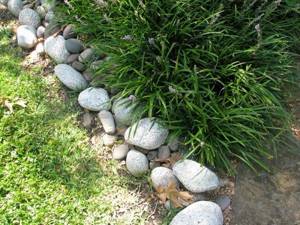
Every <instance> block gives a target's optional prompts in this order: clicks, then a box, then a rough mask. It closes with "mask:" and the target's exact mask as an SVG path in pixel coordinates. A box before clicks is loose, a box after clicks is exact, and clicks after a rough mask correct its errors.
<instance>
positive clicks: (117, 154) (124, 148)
mask: <svg viewBox="0 0 300 225" xmlns="http://www.w3.org/2000/svg"><path fill="white" fill-rule="evenodd" d="M128 151H129V147H128V145H126V144H121V145H117V146H116V147H115V148H114V149H113V154H112V157H113V159H116V160H122V159H125V158H126V156H127V153H128Z"/></svg>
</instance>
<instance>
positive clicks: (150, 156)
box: [147, 151, 157, 161]
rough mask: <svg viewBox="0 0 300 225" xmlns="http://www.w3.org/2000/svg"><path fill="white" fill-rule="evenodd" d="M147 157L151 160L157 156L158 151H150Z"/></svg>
mask: <svg viewBox="0 0 300 225" xmlns="http://www.w3.org/2000/svg"><path fill="white" fill-rule="evenodd" d="M147 158H148V159H149V160H150V161H151V160H154V159H156V158H157V151H149V152H148V153H147Z"/></svg>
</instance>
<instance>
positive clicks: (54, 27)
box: [43, 21, 60, 38]
mask: <svg viewBox="0 0 300 225" xmlns="http://www.w3.org/2000/svg"><path fill="white" fill-rule="evenodd" d="M43 24H44V26H45V27H46V28H45V34H44V36H45V38H48V37H50V36H51V35H53V34H55V33H57V32H59V31H60V26H59V24H58V23H57V22H55V21H51V22H50V23H49V24H48V22H44V23H43Z"/></svg>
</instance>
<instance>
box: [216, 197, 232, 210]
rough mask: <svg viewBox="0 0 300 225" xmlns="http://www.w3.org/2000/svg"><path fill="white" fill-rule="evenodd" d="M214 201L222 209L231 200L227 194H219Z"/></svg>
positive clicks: (226, 206) (228, 204) (227, 205)
mask: <svg viewBox="0 0 300 225" xmlns="http://www.w3.org/2000/svg"><path fill="white" fill-rule="evenodd" d="M215 203H217V204H218V205H219V206H220V208H221V209H222V210H225V209H227V208H228V207H229V206H230V203H231V200H230V198H229V197H228V196H226V195H225V196H219V197H218V198H217V199H216V200H215Z"/></svg>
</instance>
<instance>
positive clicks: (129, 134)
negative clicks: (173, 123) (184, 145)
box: [124, 118, 169, 150]
mask: <svg viewBox="0 0 300 225" xmlns="http://www.w3.org/2000/svg"><path fill="white" fill-rule="evenodd" d="M168 134H169V131H168V129H166V128H165V127H163V126H162V125H161V124H159V123H158V122H156V121H155V120H154V118H144V119H141V120H140V121H138V122H136V123H135V124H133V125H132V126H131V127H129V128H128V129H127V130H126V132H125V135H124V138H125V140H126V142H127V143H129V144H132V145H135V146H138V147H141V148H144V149H147V150H152V149H156V148H159V147H160V146H161V145H162V144H163V143H164V142H165V140H166V139H167V137H168Z"/></svg>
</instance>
